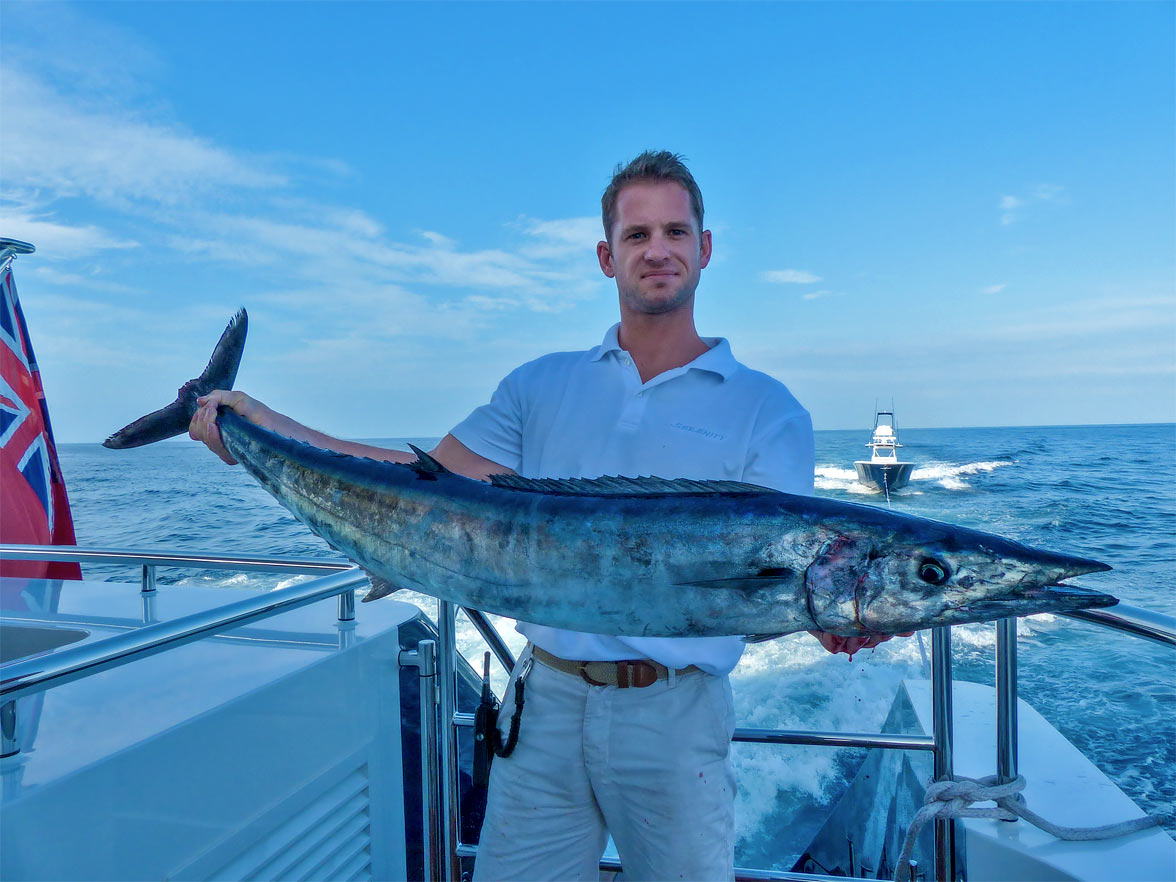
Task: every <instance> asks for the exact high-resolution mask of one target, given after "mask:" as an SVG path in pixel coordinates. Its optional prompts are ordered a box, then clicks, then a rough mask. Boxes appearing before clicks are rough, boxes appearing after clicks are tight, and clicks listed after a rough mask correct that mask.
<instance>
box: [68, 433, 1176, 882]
mask: <svg viewBox="0 0 1176 882" xmlns="http://www.w3.org/2000/svg"><path fill="white" fill-rule="evenodd" d="M868 436H869V432H868V431H864V432H832V431H829V432H818V433H817V437H816V441H817V470H816V485H817V493H818V494H821V495H825V496H830V497H833V498H837V499H844V500H849V501H853V502H860V503H865V504H871V505H882V506H885V505H886V504H887V501H886V499H885V497H883V496H882V495H881V494H879V493H876V492H875V493H871V492H867V491H866V490H865V488H863V487H861V486H860V485H859V484H857V482H856V479H855V475H854V471H853V465H852V463H853V460H855V459H860V458H862V457H863V455H864V454H865V453H866V447H865V442H866V441H867V440H868ZM435 440H436V439H427V438H425V439H387V440H383V441H378V442H374V443H381V444H384V445H385V446H395V447H400V448H401V449H407V448H406V443H405V442H407V441H412V442H413V443H416V444H418V446H421V447H424V448H426V449H429V448H430V447H431V446H432V444H433V443H434V442H435ZM902 441H903V443H904V445H905V447H904V449H903V454H904V458H906V459H910V460H913V461H914V462H915V463H916V464H917V467H916V470H915V472H914V475H913V477H912V480H911V483H910V484H909V486H908V487H906V488H904V489H903V490H900V491H896V492H893V493H892V494H891V498H890V501H889V502H890V505H891V506H892V507H893V508H894V509H896V510H898V511H903V512H908V513H911V514H917V515H921V516H924V517H931V518H935V519H937V520H943V521H949V522H952V523H958V524H963V525H966V526H970V527H975V528H978V529H982V530H988V531H991V532H994V533H999V534H1002V535H1005V536H1008V537H1011V538H1014V539H1018V540H1021V541H1024V542H1026V543H1028V544H1031V545H1037V546H1041V547H1044V548H1051V549H1056V550H1059V551H1066V552H1071V553H1075V554H1079V555H1083V556H1087V557H1093V558H1096V559H1099V560H1102V561H1105V562H1106V563H1109V564H1110V565H1111V566H1113V567H1114V570H1113V571H1112V572H1109V573H1104V574H1097V575H1091V576H1086V577H1082V578H1080V579H1076V580H1072V581H1074V582H1075V583H1076V584H1080V585H1086V586H1088V587H1091V588H1097V589H1099V590H1102V591H1106V592H1109V593H1111V594H1114V595H1116V596H1117V597H1119V598H1120V599H1121V600H1122V601H1123V602H1125V603H1129V604H1132V605H1136V606H1144V607H1147V608H1150V609H1153V610H1157V611H1159V612H1163V613H1166V614H1168V615H1176V592H1174V591H1173V588H1174V585H1173V582H1174V576H1176V427H1174V426H1172V425H1143V426H1074V427H1042V428H1022V427H1018V428H973V429H904V430H903V431H902ZM59 452H60V458H61V464H62V471H63V472H64V474H65V478H66V482H67V486H68V487H69V493H70V501H71V504H72V507H73V512H74V520H75V526H76V531H77V535H78V542H79V544H80V545H83V546H91V547H117V548H137V549H156V548H158V549H172V550H202V551H212V550H216V551H220V552H225V553H241V554H274V555H289V556H298V557H322V558H335V559H337V555H335V553H334V552H332V551H331V550H330V549H329V548H328V547H327V546H326V545H325V544H324V543H323V542H322V541H321V540H320V539H318V538H317V537H315V536H313V535H311V534H310V533H309V532H308V531H307V530H306V529H305V528H304V527H303V526H302V525H301V524H299V523H298V522H297V521H295V520H294V518H293V517H292V516H290V515H289V514H288V513H287V512H286V511H285V510H284V509H283V508H281V507H280V506H279V505H278V504H277V503H276V502H275V501H274V500H273V499H272V498H271V497H269V496H268V495H267V494H266V493H265V492H264V491H262V490H261V488H260V487H259V486H258V485H256V484H255V483H254V482H253V481H252V479H250V478H249V477H248V475H246V474H245V473H244V472H243V471H242V470H241V469H230V468H225V467H224V466H222V465H221V464H220V462H219V461H218V460H216V459H215V458H214V457H212V456H211V455H210V454H208V453H207V452H206V451H205V450H204V449H203V448H202V447H200V446H198V445H196V444H193V443H190V442H174V443H166V444H157V445H153V446H150V447H145V448H140V449H137V450H129V451H109V450H106V449H104V448H102V447H101V446H99V445H97V444H65V445H62V446H61V448H60V451H59ZM85 573H86V577H87V578H98V579H116V580H128V579H130V580H133V579H134V578H136V574H135V573H133V572H131V571H130V570H128V569H127V568H120V567H86V568H85ZM223 579H224V577H223V576H221V575H219V574H215V573H209V572H206V571H181V570H161V571H160V574H159V582H160V583H161V584H162V585H167V584H172V583H176V582H185V583H190V582H193V581H197V582H200V583H202V584H205V583H211V582H215V581H219V580H223ZM276 579H277V577H265V576H248V577H246V576H236V577H233V578H231V579H230V580H229V581H230V582H231V583H232V584H241V583H242V581H245V582H247V583H248V584H250V585H256V587H257V588H258V589H259V590H264V589H266V588H272V587H274V585H275V584H277V581H276ZM426 609H428V607H426ZM508 624H509V623H508ZM1018 631H1019V635H1020V640H1019V649H1020V678H1019V683H1020V694H1021V697H1022V698H1024V699H1025V700H1027V701H1028V702H1029V703H1030V704H1032V705H1033V706H1034V707H1036V708H1037V709H1038V710H1039V711H1040V712H1041V713H1042V714H1043V715H1044V716H1045V717H1046V718H1047V719H1048V720H1050V721H1051V722H1052V723H1053V724H1054V725H1055V726H1056V727H1057V728H1058V729H1059V730H1061V731H1062V732H1063V733H1064V734H1065V735H1066V736H1067V737H1069V738H1070V739H1071V740H1072V741H1073V742H1074V743H1075V744H1076V745H1077V746H1078V747H1079V748H1080V749H1081V750H1082V751H1083V752H1084V753H1086V754H1087V755H1088V756H1089V757H1091V758H1092V759H1093V760H1094V761H1095V762H1096V763H1097V764H1098V765H1099V766H1100V768H1102V769H1103V770H1104V771H1106V772H1107V773H1108V774H1109V775H1110V776H1111V777H1112V778H1113V779H1114V780H1115V781H1116V783H1118V785H1119V786H1120V787H1121V788H1122V789H1123V790H1124V791H1125V792H1126V793H1127V794H1128V795H1130V796H1131V797H1132V798H1133V799H1135V800H1136V801H1137V802H1138V803H1139V804H1140V805H1141V806H1143V807H1144V808H1145V809H1146V810H1147V811H1149V812H1151V813H1153V814H1156V815H1159V816H1162V817H1164V818H1165V824H1166V826H1167V829H1168V830H1169V832H1176V823H1174V822H1173V818H1172V815H1171V806H1172V805H1173V804H1176V653H1173V652H1172V651H1170V650H1168V649H1167V648H1166V647H1163V646H1159V645H1156V644H1153V643H1150V642H1147V641H1142V640H1138V639H1132V638H1129V637H1127V636H1125V635H1121V634H1118V633H1114V632H1110V631H1107V630H1104V629H1098V628H1095V627H1093V626H1089V625H1085V624H1082V623H1078V622H1074V621H1071V620H1069V619H1064V618H1059V617H1052V616H1037V617H1033V618H1030V619H1023V620H1021V622H1020V624H1019V629H1018ZM460 636H461V637H462V640H463V642H468V643H469V645H470V647H471V650H472V649H473V648H474V643H475V641H474V639H473V637H472V636H471V635H470V634H469V633H466V634H464V635H460ZM518 645H520V644H519V643H517V641H516V648H517V646H518ZM994 645H995V637H994V629H993V627H992V626H991V625H976V626H965V627H960V628H956V629H954V638H953V648H954V665H955V674H956V676H957V677H958V678H960V679H965V680H974V681H976V682H984V683H989V684H991V683H992V680H993V670H994V661H993V647H994ZM922 675H923V656H922V653H921V651H920V647H919V644H918V641H917V640H916V639H915V638H909V639H896V640H893V641H891V642H889V643H887V644H884V645H883V646H881V647H879V648H878V649H877V650H874V651H872V652H868V653H859V654H858V655H857V656H855V657H854V659H853V660H852V661H847V660H846V657H845V656H843V655H842V656H836V657H833V656H829V655H828V654H826V653H825V652H824V650H822V649H821V648H820V647H819V646H818V645H817V644H816V642H815V641H813V640H812V639H811V638H810V637H808V636H807V635H793V636H791V637H787V638H782V639H780V640H777V641H773V642H771V643H766V644H760V645H757V646H754V647H751V648H750V649H749V651H748V652H747V653H746V655H745V657H744V661H743V662H742V663H741V664H740V666H739V668H738V669H737V670H736V672H735V675H734V676H733V683H734V686H735V692H736V705H737V713H738V716H739V722H740V725H749V726H762V727H782V728H814V729H831V730H838V729H840V730H844V731H871V730H875V731H876V730H877V728H878V727H879V726H880V725H881V723H882V721H883V719H884V718H885V716H886V712H887V710H888V709H889V707H890V702H891V699H892V697H893V695H894V692H895V689H896V688H897V685H898V683H899V681H900V680H901V679H902V678H903V677H912V676H913V677H920V676H922ZM734 763H735V766H736V771H737V775H738V780H739V788H740V792H739V797H738V800H739V801H738V805H737V811H738V815H737V817H738V823H739V829H740V841H739V849H740V851H739V855H738V862H739V863H740V864H742V865H757V866H776V867H786V866H790V865H791V861H792V860H793V859H795V856H796V855H797V854H798V853H799V851H800V850H801V849H803V847H804V845H805V844H806V843H807V841H808V839H807V837H808V836H810V835H811V833H812V832H813V831H814V829H815V827H816V826H818V825H819V822H820V819H821V816H822V811H821V808H822V807H823V806H827V805H828V804H829V803H830V802H831V801H833V800H835V799H836V797H837V796H838V794H839V793H840V792H841V790H842V789H843V788H844V786H845V783H846V774H847V770H849V769H851V768H852V766H853V762H852V752H845V751H834V750H821V749H816V748H789V747H785V748H781V747H775V746H759V745H757V746H751V745H736V748H735V751H734ZM1022 771H1023V772H1024V773H1025V774H1026V775H1028V776H1031V775H1032V774H1033V770H1032V769H1022Z"/></svg>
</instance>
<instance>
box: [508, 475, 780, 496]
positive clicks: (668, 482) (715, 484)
mask: <svg viewBox="0 0 1176 882" xmlns="http://www.w3.org/2000/svg"><path fill="white" fill-rule="evenodd" d="M490 482H491V483H492V484H493V485H494V486H495V487H504V488H506V489H509V490H525V491H528V492H530V493H550V494H553V495H557V496H677V495H685V494H689V495H693V496H727V495H732V494H742V493H776V492H777V491H776V490H772V489H770V488H768V487H760V486H757V485H755V484H743V483H741V482H739V481H696V480H693V479H692V478H655V477H643V478H622V477H617V476H613V477H605V478H523V477H520V476H518V475H491V476H490Z"/></svg>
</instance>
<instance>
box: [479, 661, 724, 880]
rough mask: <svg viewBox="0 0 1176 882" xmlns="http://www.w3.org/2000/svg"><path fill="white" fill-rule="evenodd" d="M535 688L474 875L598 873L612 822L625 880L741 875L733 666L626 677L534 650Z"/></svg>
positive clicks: (492, 799)
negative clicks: (575, 670) (610, 677)
mask: <svg viewBox="0 0 1176 882" xmlns="http://www.w3.org/2000/svg"><path fill="white" fill-rule="evenodd" d="M526 654H529V650H528V651H527V653H526ZM526 654H525V655H524V656H523V657H521V658H520V660H519V661H520V665H519V666H516V668H515V670H516V671H517V670H518V669H519V667H521V662H522V659H523V658H525V657H526ZM513 689H514V684H513V682H512V684H511V686H510V687H508V689H507V694H506V696H505V698H504V701H503V705H502V707H503V710H502V714H501V716H500V718H499V726H500V729H501V731H502V733H503V736H504V737H505V734H506V731H507V727H508V725H509V716H510V712H511V711H512V710H513V708H514V696H513ZM524 699H525V705H524V708H523V715H522V725H521V727H520V730H519V740H518V746H517V747H516V748H515V751H514V753H513V754H512V755H511V756H509V757H506V758H502V757H496V758H495V760H494V764H493V767H492V769H491V773H490V792H489V796H488V800H487V805H486V822H485V824H484V825H483V827H482V834H481V839H480V842H479V845H478V857H477V860H476V862H475V865H474V880H475V882H507V880H564V879H580V880H597V879H599V870H598V867H599V861H600V856H601V854H602V853H603V852H604V847H605V844H606V842H607V839H608V835H609V833H611V834H612V837H613V841H614V842H615V843H616V846H617V851H618V853H619V854H620V858H621V868H622V872H623V875H624V878H625V880H626V882H634V880H666V879H672V880H708V882H717V880H731V879H733V878H734V843H735V829H734V827H735V822H734V800H735V779H734V776H733V774H732V771H731V764H730V761H729V755H730V748H731V736H732V734H733V733H734V728H735V713H734V709H733V707H732V704H731V686H730V683H729V682H728V679H727V677H715V676H712V675H710V674H704V673H701V672H698V673H690V674H684V675H682V676H679V677H677V678H676V679H675V681H674V682H673V683H670V682H669V681H666V680H659V681H658V682H657V683H654V684H653V685H652V686H647V687H645V688H644V689H632V688H630V689H618V688H617V687H615V686H591V685H589V684H588V683H587V682H585V681H584V680H583V679H582V678H580V677H577V676H575V675H572V674H566V673H563V672H561V671H556V670H554V669H552V668H549V667H547V666H546V665H543V664H541V663H540V662H538V661H536V662H535V663H534V666H533V668H532V670H531V673H530V675H529V676H528V678H527V680H526V685H525V689H524Z"/></svg>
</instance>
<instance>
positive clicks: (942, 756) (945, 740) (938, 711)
mask: <svg viewBox="0 0 1176 882" xmlns="http://www.w3.org/2000/svg"><path fill="white" fill-rule="evenodd" d="M931 696H932V698H931V727H932V729H933V730H934V735H935V780H936V781H945V780H949V779H950V778H951V777H952V776H953V775H954V769H953V757H952V753H953V744H954V740H955V735H954V730H953V725H952V702H951V699H952V695H951V627H950V626H943V627H939V628H933V629H932V630H931ZM955 826H956V825H955V821H953V820H950V819H944V818H936V819H935V878H936V880H937V882H955V880H956V879H957V878H958V877H957V875H956V853H955V845H956V840H955V833H956V831H955Z"/></svg>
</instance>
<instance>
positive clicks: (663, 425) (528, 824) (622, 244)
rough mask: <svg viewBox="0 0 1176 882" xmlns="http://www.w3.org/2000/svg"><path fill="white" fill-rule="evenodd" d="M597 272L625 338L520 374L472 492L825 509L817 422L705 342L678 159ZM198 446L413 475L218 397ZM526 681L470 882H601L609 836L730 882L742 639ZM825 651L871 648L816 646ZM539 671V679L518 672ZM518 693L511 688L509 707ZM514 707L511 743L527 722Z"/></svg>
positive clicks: (662, 170)
mask: <svg viewBox="0 0 1176 882" xmlns="http://www.w3.org/2000/svg"><path fill="white" fill-rule="evenodd" d="M601 203H602V219H603V222H604V233H605V239H604V241H601V242H599V243H598V244H597V246H596V251H597V257H598V259H599V262H600V268H601V270H602V271H603V272H604V274H605V275H606V276H608V277H609V278H611V279H615V280H616V285H617V293H618V297H619V302H620V314H621V321H620V324H618V325H616V326H614V327H613V328H611V329H609V331H608V333H607V334H606V335H605V338H604V341H603V343H602V344H601V345H599V346H597V347H595V348H593V349H590V350H588V351H585V352H564V353H555V354H552V355H549V356H545V357H543V358H540V359H537V360H536V361H533V362H530V363H528V364H525V365H523V366H522V367H520V368H518V369H517V370H515V371H514V372H512V373H511V374H510V375H509V376H508V377H507V378H506V379H504V380H503V381H502V383H501V384H500V385H499V387H498V389H497V391H496V392H495V393H494V396H493V398H492V399H491V401H490V403H489V404H487V405H485V406H483V407H480V408H478V409H477V410H475V411H474V412H473V413H472V414H470V416H469V417H468V418H466V419H465V420H464V421H463V422H461V423H460V424H459V425H457V426H456V427H454V429H453V430H452V431H451V432H450V434H448V435H447V436H446V437H445V438H444V439H443V440H442V441H441V443H440V444H439V445H438V446H437V448H436V449H435V450H434V451H433V452H432V453H433V456H434V457H436V458H437V459H438V460H440V461H441V463H443V464H444V465H445V466H446V467H448V468H449V469H451V470H453V471H455V472H458V473H460V474H463V475H466V476H468V477H472V478H478V479H486V477H487V476H488V475H491V474H494V473H501V472H515V473H518V474H521V475H524V476H526V477H557V478H558V477H595V476H600V475H628V476H639V475H658V476H662V477H667V478H675V477H689V478H697V479H706V478H711V479H724V480H736V481H745V482H748V483H753V484H760V485H764V486H770V487H775V488H777V489H780V490H784V491H787V492H791V493H811V492H812V489H813V435H812V424H811V421H810V418H809V415H808V413H807V412H806V411H805V410H804V408H802V407H801V406H800V405H799V404H798V403H797V401H796V400H795V399H794V398H793V397H792V395H791V394H790V393H789V392H788V390H787V389H786V388H785V387H784V386H783V385H781V384H780V383H779V382H777V381H776V380H774V379H772V378H770V377H768V376H767V375H765V374H761V373H758V372H756V371H752V370H749V369H748V368H746V367H744V366H743V365H741V364H739V362H737V361H736V360H735V358H734V357H733V356H732V354H731V350H730V348H729V346H728V344H727V341H726V340H723V339H704V338H702V337H700V336H699V334H698V332H697V330H696V329H695V325H694V297H695V290H696V288H697V287H698V283H699V279H700V275H701V272H702V270H703V269H704V268H705V267H706V265H707V263H708V262H709V261H710V257H711V246H712V242H711V233H710V231H709V230H706V229H704V227H703V205H702V195H701V193H700V192H699V189H698V185H697V184H696V183H695V181H694V178H693V177H692V176H691V174H690V172H689V170H688V169H687V168H686V166H685V165H684V164H683V163H682V161H681V159H680V157H678V156H675V155H673V154H670V153H667V152H656V153H655V152H646V153H642V154H641V155H640V156H638V157H637V158H636V159H634V160H633V161H632V162H631V163H629V164H628V165H627V166H625V167H624V168H620V167H618V169H617V172H616V174H615V175H614V177H613V180H612V182H611V183H610V184H609V186H608V188H607V189H606V191H605V193H604V196H603V198H602V200H601ZM202 404H204V405H205V406H204V407H203V408H202V409H201V410H200V411H199V412H198V413H197V414H196V416H195V417H194V418H193V420H192V426H191V434H192V437H194V438H196V439H198V440H203V441H205V442H206V443H207V444H208V445H209V446H210V447H211V448H213V450H215V451H216V452H217V453H218V454H219V455H220V456H221V458H222V459H225V461H226V462H230V463H231V462H232V459H231V457H230V456H229V454H228V453H227V451H225V449H224V447H223V446H222V445H221V444H220V441H219V435H218V433H217V431H216V426H215V417H216V406H217V405H224V406H228V407H231V408H233V409H234V410H236V411H237V412H238V413H240V414H242V415H243V416H245V417H246V418H248V419H251V420H253V421H254V422H258V423H260V424H262V425H265V426H267V427H269V428H271V429H274V430H275V431H278V432H281V433H283V434H286V435H290V436H292V437H295V438H299V439H302V440H304V441H307V442H309V443H311V444H315V445H317V446H320V447H329V448H331V449H334V450H339V451H341V452H344V453H353V454H356V455H362V456H368V457H373V458H380V459H388V460H395V461H400V462H404V461H410V460H412V459H414V457H413V456H412V455H410V454H405V453H401V452H397V451H389V450H384V449H381V448H373V447H368V446H366V445H362V444H356V443H353V442H346V441H340V440H338V439H335V438H331V437H329V436H326V435H323V434H321V433H319V432H316V431H314V430H312V429H308V428H307V427H305V426H303V425H301V424H299V423H296V422H294V421H293V420H291V419H289V418H288V417H285V416H282V415H281V414H277V413H275V412H274V411H271V410H269V409H268V408H266V407H265V406H264V405H262V404H261V403H260V402H257V401H255V400H253V399H251V398H249V397H248V396H246V395H244V393H240V392H214V393H212V394H211V395H209V396H208V397H207V398H206V399H204V400H202ZM518 629H519V631H521V632H522V633H523V634H524V635H526V636H527V638H528V640H529V643H528V646H527V649H526V650H525V651H524V655H523V657H521V658H520V664H519V665H518V666H516V672H518V671H520V670H523V669H527V668H529V669H530V673H529V675H528V679H527V680H526V683H525V689H524V695H525V704H524V710H523V713H522V719H521V725H520V727H519V736H518V744H517V747H516V748H515V750H514V752H513V753H512V754H511V755H510V756H509V757H508V758H502V759H498V760H496V761H495V762H494V764H493V768H492V771H491V779H490V792H489V796H488V803H487V811H486V822H485V825H484V827H483V830H482V834H481V839H480V842H479V846H478V858H477V861H476V864H475V869H474V876H475V879H482V880H504V879H596V878H597V877H598V869H597V868H598V864H599V860H600V856H601V853H602V852H603V850H604V847H605V844H606V841H607V837H608V834H609V832H611V833H612V835H613V838H614V840H615V842H616V844H617V849H618V851H619V853H620V857H621V864H622V866H623V867H624V871H625V877H626V879H730V878H733V875H734V869H733V866H734V865H733V853H734V837H735V833H734V796H735V782H734V778H733V776H732V772H731V767H730V762H729V751H730V741H731V736H732V733H733V729H734V711H733V708H732V702H731V690H730V685H729V683H728V679H727V675H728V674H729V672H730V671H731V669H732V668H734V666H735V664H736V662H738V660H739V657H740V655H741V653H742V650H743V642H742V640H741V638H739V637H718V638H692V639H682V638H673V639H669V638H622V637H611V636H606V635H600V634H585V633H578V632H572V631H564V630H560V629H556V628H549V627H544V626H541V625H535V624H529V623H525V622H520V623H519V625H518ZM817 636H818V637H819V639H821V640H822V643H823V644H824V645H825V646H826V648H827V649H829V650H830V651H839V650H845V651H850V652H852V651H856V649H858V648H860V646H861V645H863V644H864V645H871V644H870V643H867V642H866V641H861V640H858V641H846V640H843V639H842V638H836V637H831V636H828V635H817ZM528 656H530V657H531V659H532V661H533V664H532V665H525V664H522V662H523V661H524V659H525V658H526V657H528ZM515 688H516V686H515V684H514V683H513V682H512V684H511V687H510V689H511V690H513V689H515ZM513 707H514V705H513V702H512V701H510V700H509V698H508V699H507V700H505V701H504V703H503V708H504V712H503V719H502V721H501V726H502V729H503V730H504V731H505V729H506V719H507V717H508V716H509V712H510V711H511V710H513Z"/></svg>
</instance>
